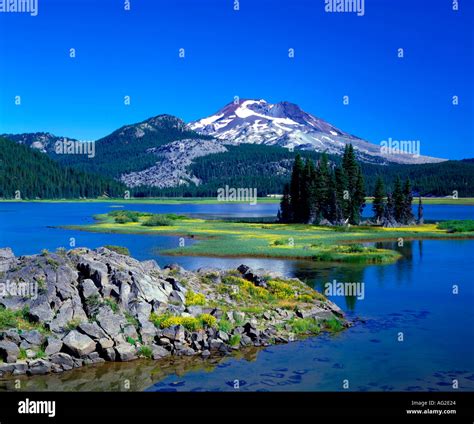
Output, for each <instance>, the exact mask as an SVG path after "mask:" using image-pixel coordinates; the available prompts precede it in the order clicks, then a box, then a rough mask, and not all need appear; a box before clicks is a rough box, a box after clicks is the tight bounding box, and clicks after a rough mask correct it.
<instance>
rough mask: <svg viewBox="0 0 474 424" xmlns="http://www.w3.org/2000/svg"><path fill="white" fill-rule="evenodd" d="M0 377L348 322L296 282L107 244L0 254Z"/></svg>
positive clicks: (232, 344)
mask: <svg viewBox="0 0 474 424" xmlns="http://www.w3.org/2000/svg"><path fill="white" fill-rule="evenodd" d="M0 287H1V288H2V291H1V292H0V377H8V376H10V375H14V376H15V375H21V374H27V375H38V374H47V373H59V372H63V371H68V370H71V369H73V368H78V367H81V366H84V365H88V364H97V363H101V362H105V361H122V362H124V361H131V360H133V359H136V358H138V357H145V358H150V359H153V360H158V359H161V358H164V357H167V356H170V355H176V356H194V355H200V356H202V357H204V358H208V357H210V356H211V357H214V356H216V355H227V354H230V353H232V351H234V350H238V349H240V348H243V347H247V346H266V345H270V344H274V343H287V342H289V341H292V340H294V339H296V338H298V337H301V336H305V335H310V334H313V335H315V334H318V333H319V332H320V331H326V330H327V331H338V330H340V329H342V328H343V327H345V326H348V325H349V324H348V323H347V322H346V321H345V320H344V318H343V313H342V311H341V310H340V309H339V308H338V307H337V306H336V305H335V304H333V303H332V302H330V301H329V300H327V299H326V298H324V296H322V295H321V294H319V293H318V292H316V291H314V290H313V289H311V288H309V287H308V286H307V285H305V284H304V283H302V282H301V281H299V280H297V279H284V278H283V277H281V276H280V275H278V274H275V273H269V272H255V271H252V270H251V269H250V268H248V267H246V266H245V265H241V266H240V267H239V268H238V269H237V270H231V271H222V270H216V269H200V270H198V271H196V272H190V271H186V270H184V269H182V268H181V267H179V266H177V265H170V266H166V267H165V268H160V267H159V266H158V265H157V264H156V262H155V261H153V260H148V261H138V260H136V259H134V258H131V257H130V256H127V255H123V254H119V253H117V252H115V251H113V250H109V249H107V248H103V247H102V248H98V249H95V250H90V249H87V248H76V249H73V250H70V251H65V250H64V249H58V251H57V252H56V253H50V252H48V251H43V252H42V253H41V254H38V255H33V256H20V257H15V256H14V254H13V252H12V251H11V250H10V249H8V248H5V249H0Z"/></svg>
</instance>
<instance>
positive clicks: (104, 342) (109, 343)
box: [99, 337, 114, 350]
mask: <svg viewBox="0 0 474 424" xmlns="http://www.w3.org/2000/svg"><path fill="white" fill-rule="evenodd" d="M99 346H100V347H101V348H102V349H104V350H106V349H109V348H111V347H113V346H114V341H113V340H112V339H109V338H108V337H104V338H102V339H99Z"/></svg>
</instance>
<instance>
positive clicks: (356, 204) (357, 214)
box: [351, 167, 365, 225]
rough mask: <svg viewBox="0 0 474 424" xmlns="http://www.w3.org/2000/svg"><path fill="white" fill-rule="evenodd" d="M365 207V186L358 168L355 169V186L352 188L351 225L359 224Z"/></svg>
mask: <svg viewBox="0 0 474 424" xmlns="http://www.w3.org/2000/svg"><path fill="white" fill-rule="evenodd" d="M364 206H365V186H364V177H363V175H362V171H361V169H360V167H358V169H357V179H356V186H355V188H354V194H353V196H352V217H351V223H352V224H355V225H357V224H359V223H360V220H361V219H362V211H363V210H364Z"/></svg>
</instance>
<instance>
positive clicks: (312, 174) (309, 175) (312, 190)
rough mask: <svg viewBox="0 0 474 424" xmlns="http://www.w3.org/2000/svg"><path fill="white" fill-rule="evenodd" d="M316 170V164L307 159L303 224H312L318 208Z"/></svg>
mask: <svg viewBox="0 0 474 424" xmlns="http://www.w3.org/2000/svg"><path fill="white" fill-rule="evenodd" d="M315 184H316V169H315V166H314V162H313V161H312V160H311V159H310V158H308V159H306V163H305V167H304V172H303V180H302V192H301V203H302V208H303V210H302V218H303V222H306V223H308V222H311V221H312V220H313V219H314V215H315V207H316V187H315Z"/></svg>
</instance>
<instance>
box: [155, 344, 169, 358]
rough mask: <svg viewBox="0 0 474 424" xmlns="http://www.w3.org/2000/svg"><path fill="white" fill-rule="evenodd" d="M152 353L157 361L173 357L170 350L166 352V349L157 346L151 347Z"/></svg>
mask: <svg viewBox="0 0 474 424" xmlns="http://www.w3.org/2000/svg"><path fill="white" fill-rule="evenodd" d="M151 352H152V358H153V359H155V360H156V359H161V358H164V357H166V356H169V355H171V353H170V352H169V351H168V350H166V349H165V348H164V347H162V346H156V345H152V346H151Z"/></svg>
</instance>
